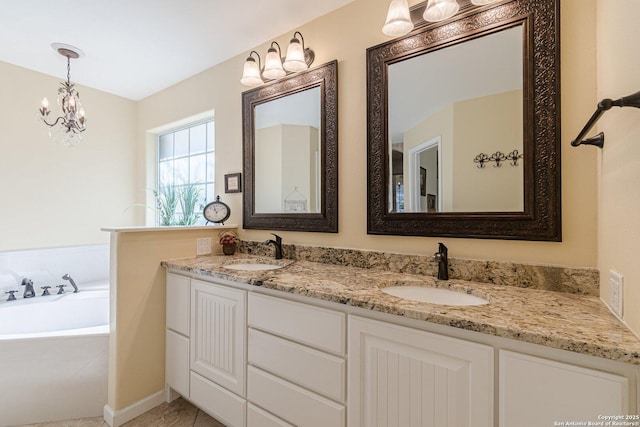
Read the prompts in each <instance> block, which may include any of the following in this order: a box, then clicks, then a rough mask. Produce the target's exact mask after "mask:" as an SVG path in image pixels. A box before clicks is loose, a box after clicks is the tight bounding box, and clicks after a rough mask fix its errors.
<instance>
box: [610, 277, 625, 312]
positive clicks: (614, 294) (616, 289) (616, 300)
mask: <svg viewBox="0 0 640 427" xmlns="http://www.w3.org/2000/svg"><path fill="white" fill-rule="evenodd" d="M622 279H623V277H622V274H620V273H618V272H616V271H614V270H609V306H610V307H611V310H612V311H613V314H615V315H616V316H618V317H619V318H620V319H622V314H623V313H622V308H623V307H624V301H623V281H622Z"/></svg>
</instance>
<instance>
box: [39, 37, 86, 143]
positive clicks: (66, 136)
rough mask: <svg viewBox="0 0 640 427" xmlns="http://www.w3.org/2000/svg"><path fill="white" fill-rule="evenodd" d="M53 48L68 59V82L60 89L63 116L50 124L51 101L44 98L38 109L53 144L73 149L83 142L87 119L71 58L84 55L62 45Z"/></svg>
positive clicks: (77, 50) (74, 48)
mask: <svg viewBox="0 0 640 427" xmlns="http://www.w3.org/2000/svg"><path fill="white" fill-rule="evenodd" d="M51 47H52V48H53V49H54V50H56V51H57V52H58V53H59V54H60V55H62V56H64V57H66V58H67V81H66V82H61V83H60V87H59V88H58V107H60V109H61V110H62V115H60V116H58V117H57V118H56V119H55V121H53V122H48V121H47V117H48V116H49V114H50V113H51V110H49V100H48V99H47V98H44V99H43V100H42V107H41V108H39V109H38V112H39V117H40V119H41V120H42V122H43V123H44V124H46V125H47V126H49V137H50V138H51V140H52V141H53V142H56V143H61V144H63V145H66V146H69V147H73V146H75V145H77V144H78V143H79V142H80V141H82V132H84V131H85V130H86V121H87V119H86V118H85V114H84V108H82V104H81V103H80V94H79V93H78V90H77V89H76V85H75V83H71V58H73V59H77V58H80V57H81V56H84V53H83V52H82V51H81V50H80V49H78V48H76V47H73V46H69V45H65V44H61V43H54V44H52V45H51Z"/></svg>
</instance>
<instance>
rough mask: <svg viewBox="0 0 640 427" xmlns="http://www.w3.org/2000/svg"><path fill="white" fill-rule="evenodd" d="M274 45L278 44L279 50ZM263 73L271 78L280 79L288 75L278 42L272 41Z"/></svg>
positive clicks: (265, 59)
mask: <svg viewBox="0 0 640 427" xmlns="http://www.w3.org/2000/svg"><path fill="white" fill-rule="evenodd" d="M274 45H276V46H278V50H276V48H275V47H273V46H274ZM262 75H263V76H264V77H265V78H267V79H269V80H275V79H279V78H282V77H284V76H286V75H287V72H286V71H285V70H284V68H282V52H281V50H280V45H279V44H278V42H271V46H269V49H268V50H267V56H266V57H265V58H264V71H263V72H262Z"/></svg>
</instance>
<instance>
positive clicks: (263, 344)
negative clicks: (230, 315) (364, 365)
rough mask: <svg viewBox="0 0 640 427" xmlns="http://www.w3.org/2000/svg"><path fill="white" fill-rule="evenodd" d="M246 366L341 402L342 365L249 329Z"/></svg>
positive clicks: (280, 339) (320, 354)
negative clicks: (255, 367) (258, 368)
mask: <svg viewBox="0 0 640 427" xmlns="http://www.w3.org/2000/svg"><path fill="white" fill-rule="evenodd" d="M249 363H251V364H252V365H255V366H257V367H260V368H262V369H264V370H266V371H269V372H271V373H273V374H276V375H278V376H279V377H282V378H285V379H287V380H289V381H291V382H294V383H296V384H298V385H301V386H303V387H305V388H308V389H310V390H313V391H315V392H317V393H320V394H322V395H324V396H326V397H328V398H330V399H334V400H337V401H339V402H344V400H345V361H344V359H341V358H339V357H336V356H331V355H329V354H327V353H323V352H321V351H318V350H314V349H312V348H309V347H306V346H303V345H300V344H296V343H294V342H291V341H287V340H284V339H282V338H278V337H276V336H273V335H270V334H266V333H264V332H260V331H257V330H255V329H249Z"/></svg>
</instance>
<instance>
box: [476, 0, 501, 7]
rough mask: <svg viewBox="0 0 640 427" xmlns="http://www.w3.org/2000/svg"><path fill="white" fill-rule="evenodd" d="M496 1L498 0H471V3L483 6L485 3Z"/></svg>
mask: <svg viewBox="0 0 640 427" xmlns="http://www.w3.org/2000/svg"><path fill="white" fill-rule="evenodd" d="M497 1H498V0H471V3H472V4H475V5H476V6H484V5H485V4H490V3H495V2H497Z"/></svg>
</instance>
